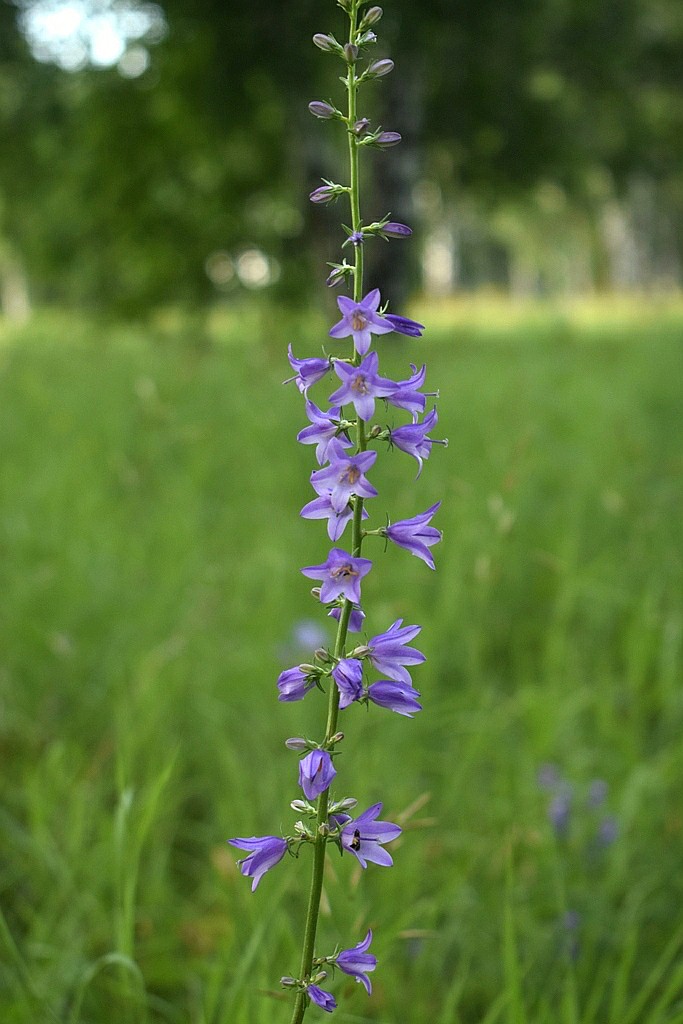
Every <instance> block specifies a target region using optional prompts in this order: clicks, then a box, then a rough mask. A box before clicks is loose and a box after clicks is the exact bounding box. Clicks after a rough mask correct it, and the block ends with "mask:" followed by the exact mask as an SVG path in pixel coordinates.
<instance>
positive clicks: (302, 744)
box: [285, 736, 309, 753]
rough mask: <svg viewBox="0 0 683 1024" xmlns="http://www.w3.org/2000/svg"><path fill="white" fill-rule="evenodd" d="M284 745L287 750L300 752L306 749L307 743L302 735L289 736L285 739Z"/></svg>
mask: <svg viewBox="0 0 683 1024" xmlns="http://www.w3.org/2000/svg"><path fill="white" fill-rule="evenodd" d="M285 746H286V747H287V749H288V750H296V751H297V753H300V752H301V751H302V750H308V748H309V743H308V740H305V739H304V738H303V736H290V737H289V739H288V740H285Z"/></svg>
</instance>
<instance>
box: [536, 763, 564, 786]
mask: <svg viewBox="0 0 683 1024" xmlns="http://www.w3.org/2000/svg"><path fill="white" fill-rule="evenodd" d="M536 781H537V783H538V785H539V787H540V789H555V787H556V786H558V785H559V784H560V770H559V768H558V767H557V765H556V764H542V765H541V767H540V768H539V769H538V773H537V775H536Z"/></svg>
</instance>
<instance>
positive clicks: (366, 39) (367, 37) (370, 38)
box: [358, 32, 377, 46]
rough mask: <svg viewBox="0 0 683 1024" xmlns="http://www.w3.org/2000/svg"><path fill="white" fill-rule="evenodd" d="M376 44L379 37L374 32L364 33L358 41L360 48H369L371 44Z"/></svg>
mask: <svg viewBox="0 0 683 1024" xmlns="http://www.w3.org/2000/svg"><path fill="white" fill-rule="evenodd" d="M376 42H377V36H376V35H375V33H374V32H364V33H363V35H362V36H361V37H360V39H359V40H358V45H359V46H369V45H370V43H376Z"/></svg>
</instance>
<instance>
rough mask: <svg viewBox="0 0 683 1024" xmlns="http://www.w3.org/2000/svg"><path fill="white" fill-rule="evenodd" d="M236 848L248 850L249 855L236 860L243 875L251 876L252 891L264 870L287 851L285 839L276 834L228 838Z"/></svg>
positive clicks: (268, 868) (278, 860) (274, 863)
mask: <svg viewBox="0 0 683 1024" xmlns="http://www.w3.org/2000/svg"><path fill="white" fill-rule="evenodd" d="M228 842H229V843H230V845H231V846H236V847H237V849H238V850H249V851H250V853H249V856H248V857H243V858H242V860H238V861H237V864H238V866H239V869H240V871H241V872H242V874H243V875H246V876H247V877H248V878H253V882H252V883H251V891H252V892H254V891H255V889H256V887H257V885H258V884H259V882H260V881H261V879H262V878H263V876H264V874H265V873H266V871H270V869H271V868H274V867H275V865H276V864H279V862H280V861H281V860H282V858H283V857H284V855H285V853H286V852H287V840H286V839H279V838H278V837H277V836H260V837H257V836H252V837H251V839H228Z"/></svg>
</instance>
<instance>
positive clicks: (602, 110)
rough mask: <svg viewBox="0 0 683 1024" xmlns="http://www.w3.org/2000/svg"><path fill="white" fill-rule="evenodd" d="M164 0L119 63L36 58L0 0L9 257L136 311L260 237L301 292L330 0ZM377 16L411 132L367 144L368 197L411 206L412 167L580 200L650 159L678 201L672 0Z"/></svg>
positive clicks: (0, 234) (329, 144)
mask: <svg viewBox="0 0 683 1024" xmlns="http://www.w3.org/2000/svg"><path fill="white" fill-rule="evenodd" d="M30 2H31V0H24V3H23V6H24V7H25V6H26V4H27V3H30ZM162 7H163V10H164V14H165V18H166V22H167V26H168V30H167V33H166V36H165V38H164V39H163V40H161V41H160V42H159V43H157V44H156V45H154V46H150V48H149V53H150V58H151V59H150V65H149V67H148V69H147V70H146V71H145V72H144V73H143V74H141V75H140V76H139V77H136V78H125V77H122V75H121V74H119V72H118V71H117V69H116V68H115V67H112V68H107V69H101V68H98V69H96V68H92V67H89V68H85V69H83V70H80V71H77V72H66V71H63V70H61V69H60V68H58V67H56V66H55V65H53V64H49V63H40V62H38V61H36V60H35V59H34V58H33V57H32V55H31V53H30V51H29V48H28V46H27V43H26V40H25V39H24V38H23V36H22V34H21V32H20V30H19V27H18V23H17V7H16V6H15V4H12V3H9V2H7V0H0V132H1V133H2V149H1V150H0V272H2V268H3V266H4V267H5V269H6V268H7V267H12V266H20V267H21V268H22V269H23V271H24V272H25V274H26V277H27V279H28V281H29V283H30V288H31V292H32V294H33V296H34V299H35V300H36V301H39V302H41V301H44V302H67V303H72V304H81V305H85V306H90V307H94V308H99V309H102V310H111V311H115V312H137V311H139V310H141V309H144V308H145V307H146V306H148V305H150V304H155V303H160V302H164V301H173V302H178V301H179V302H184V303H187V304H196V303H197V302H202V301H207V300H209V299H211V298H212V296H214V295H215V294H216V290H215V284H213V283H212V282H211V280H210V279H209V276H207V273H206V268H205V264H206V259H207V256H209V254H211V253H214V252H217V251H218V252H226V253H228V254H229V253H233V252H238V251H239V250H240V249H241V248H244V247H246V246H254V247H257V248H259V249H262V250H263V251H265V252H267V253H269V254H270V255H272V256H273V257H275V258H276V259H277V260H278V261H279V264H280V266H281V268H282V275H281V277H280V281H279V284H278V285H277V287H278V288H280V289H281V291H282V292H283V293H286V294H289V295H293V296H295V297H300V296H301V295H302V294H304V293H305V291H306V288H307V284H308V282H309V281H310V277H311V269H312V268H311V264H310V256H309V257H307V256H306V255H304V254H305V253H307V252H308V253H310V252H311V251H312V250H315V248H316V243H315V232H320V231H322V230H323V229H324V224H325V218H324V216H322V217H320V216H319V215H318V211H315V215H314V212H313V211H311V210H310V209H308V208H307V203H306V200H305V196H306V193H307V191H308V190H309V189H310V188H312V187H314V185H315V184H317V181H318V178H319V177H320V176H321V175H325V174H326V173H331V172H332V171H333V168H334V166H335V162H334V160H333V154H334V147H335V145H336V143H335V141H334V140H335V137H336V136H337V133H335V132H334V131H331V130H329V126H327V125H320V124H317V123H315V122H313V119H312V118H310V116H309V115H308V113H307V111H306V102H307V101H308V100H309V99H312V98H322V99H328V98H330V97H332V96H335V95H338V93H337V92H336V89H337V80H336V79H337V75H338V74H339V66H338V65H337V63H336V61H335V60H334V59H332V58H329V59H325V58H324V57H323V55H321V54H320V52H319V51H317V50H315V48H314V47H313V46H312V45H311V43H310V38H311V36H312V34H313V33H314V32H316V31H330V30H331V31H334V30H335V29H336V28H337V27H338V26H339V25H340V24H341V17H338V16H337V15H338V14H339V12H337V10H336V8H335V7H334V5H333V4H332V3H329V4H321V3H320V2H319V0H298V2H297V3H292V4H289V5H282V4H276V3H273V2H272V0H250V2H249V3H246V4H237V3H234V2H230V3H226V2H225V0H164V2H163V4H162ZM378 34H379V36H380V44H379V48H378V55H391V56H392V57H393V58H394V59H395V61H396V65H397V68H396V71H395V73H394V75H393V76H390V77H389V78H388V79H385V80H384V81H383V82H382V83H379V84H378V86H377V91H376V94H375V96H374V97H373V99H372V104H374V107H373V109H372V110H371V111H370V113H371V115H372V116H373V117H374V118H376V119H378V120H380V121H381V122H382V124H384V125H385V127H388V128H397V129H398V130H400V131H401V132H402V133H403V135H404V137H405V143H404V146H403V148H402V150H400V151H399V150H396V151H392V153H391V154H390V155H385V154H377V155H376V157H374V158H373V164H374V167H375V170H376V169H377V164H378V162H380V161H382V163H381V179H382V186H383V191H382V193H381V195H375V193H373V187H372V182H370V181H369V182H368V192H367V194H368V196H373V195H375V198H376V202H377V204H378V206H377V208H374V209H373V213H374V214H377V215H381V214H383V213H385V212H387V211H388V209H391V210H392V213H393V214H394V215H395V216H397V217H398V216H400V217H402V218H403V219H409V216H410V207H411V187H412V186H411V184H410V183H414V182H415V181H416V180H418V178H421V177H427V178H429V179H432V180H435V181H436V182H438V184H439V186H440V188H441V189H442V190H443V193H444V195H445V196H446V197H447V198H448V197H452V198H458V197H462V196H474V197H476V198H477V200H478V201H480V202H481V203H483V204H485V205H486V206H487V207H488V208H490V209H492V210H493V209H495V208H496V204H498V203H500V202H501V201H503V200H508V199H509V198H510V197H523V196H524V195H525V194H526V193H528V192H529V191H530V190H533V189H534V188H535V187H536V186H537V185H538V183H539V182H542V181H545V182H553V183H555V184H556V185H557V186H558V187H559V188H561V189H562V190H563V192H564V193H566V194H567V195H569V196H570V197H571V198H572V202H575V203H577V204H578V205H579V206H580V205H581V204H584V205H585V206H586V207H587V208H590V205H591V203H592V202H593V201H594V199H595V190H596V181H598V182H602V183H603V185H602V186H601V187H603V188H604V182H605V180H607V181H608V182H609V188H610V189H611V190H612V191H613V193H614V195H615V196H616V197H618V196H619V195H620V193H621V192H623V191H625V190H626V189H627V188H628V187H629V182H630V181H632V179H633V175H634V174H642V175H646V176H647V177H648V178H649V179H652V180H655V181H656V182H657V183H658V186H659V187H660V188H661V189H663V191H664V194H665V195H666V197H667V202H668V203H669V207H670V210H671V216H672V218H674V219H675V218H677V217H678V218H680V216H681V211H683V175H682V174H681V170H680V168H681V156H682V155H683V154H682V149H683V142H682V140H683V132H682V129H683V103H682V102H681V98H680V97H681V86H682V85H683V83H682V81H681V78H682V77H683V64H682V62H681V60H680V53H681V44H682V43H683V8H681V5H680V2H679V0H591V2H590V3H586V2H585V0H516V2H515V3H514V4H510V3H508V2H507V0H478V2H477V3H468V2H465V0H461V2H459V3H453V2H452V0H421V2H420V3H419V4H416V3H414V2H413V0H392V3H391V4H388V7H387V11H386V14H385V17H384V20H383V21H382V22H381V23H380V25H379V26H378ZM387 192H388V194H387ZM304 239H306V241H305V244H304V241H303V240H304ZM311 243H312V244H311ZM327 249H328V245H327V242H326V241H324V242H323V241H321V244H320V246H319V251H320V252H321V253H322V252H325V251H326V250H327ZM393 251H395V250H393ZM379 255H380V256H385V255H386V254H385V253H382V252H380V254H379ZM316 272H319V271H316ZM387 272H388V271H387ZM228 284H229V282H228Z"/></svg>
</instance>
